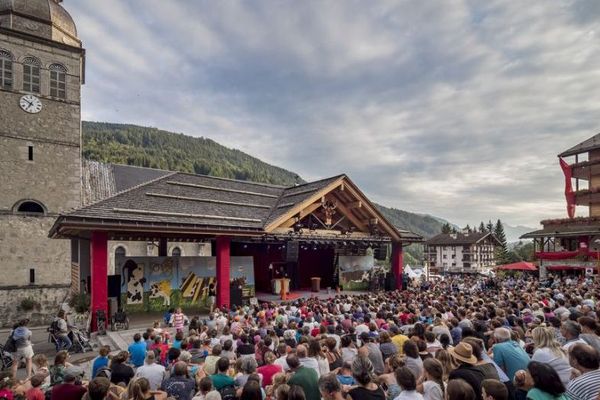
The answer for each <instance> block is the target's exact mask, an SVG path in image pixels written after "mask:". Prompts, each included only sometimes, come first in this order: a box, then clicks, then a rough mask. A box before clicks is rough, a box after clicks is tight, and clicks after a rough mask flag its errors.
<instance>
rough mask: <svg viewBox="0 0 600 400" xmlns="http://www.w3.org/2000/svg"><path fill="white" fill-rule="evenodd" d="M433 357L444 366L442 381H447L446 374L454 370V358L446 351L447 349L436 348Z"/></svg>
mask: <svg viewBox="0 0 600 400" xmlns="http://www.w3.org/2000/svg"><path fill="white" fill-rule="evenodd" d="M435 359H436V360H438V361H439V362H440V363H442V367H444V382H448V376H449V375H450V372H452V371H454V370H455V369H456V367H457V365H456V363H455V362H454V359H453V358H452V356H451V355H450V353H449V352H448V350H444V349H441V350H438V351H437V352H436V353H435Z"/></svg>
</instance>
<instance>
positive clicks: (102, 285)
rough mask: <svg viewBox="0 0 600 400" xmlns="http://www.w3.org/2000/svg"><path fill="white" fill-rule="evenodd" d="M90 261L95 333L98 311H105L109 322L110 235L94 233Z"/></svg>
mask: <svg viewBox="0 0 600 400" xmlns="http://www.w3.org/2000/svg"><path fill="white" fill-rule="evenodd" d="M90 259H91V265H90V270H91V275H92V285H91V286H92V298H91V311H92V331H95V330H96V310H104V312H105V313H106V318H107V320H108V235H107V233H106V232H92V239H91V241H90Z"/></svg>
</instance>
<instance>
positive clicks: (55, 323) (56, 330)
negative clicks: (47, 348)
mask: <svg viewBox="0 0 600 400" xmlns="http://www.w3.org/2000/svg"><path fill="white" fill-rule="evenodd" d="M48 332H50V333H52V334H53V335H56V334H58V333H59V332H60V327H59V326H58V319H55V320H54V321H52V323H51V324H50V328H49V329H48Z"/></svg>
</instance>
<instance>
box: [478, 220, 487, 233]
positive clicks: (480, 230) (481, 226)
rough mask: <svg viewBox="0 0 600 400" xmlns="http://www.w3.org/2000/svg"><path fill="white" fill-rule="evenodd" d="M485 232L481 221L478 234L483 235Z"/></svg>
mask: <svg viewBox="0 0 600 400" xmlns="http://www.w3.org/2000/svg"><path fill="white" fill-rule="evenodd" d="M485 231H486V229H485V224H484V223H483V221H481V223H480V224H479V232H481V233H483V232H485Z"/></svg>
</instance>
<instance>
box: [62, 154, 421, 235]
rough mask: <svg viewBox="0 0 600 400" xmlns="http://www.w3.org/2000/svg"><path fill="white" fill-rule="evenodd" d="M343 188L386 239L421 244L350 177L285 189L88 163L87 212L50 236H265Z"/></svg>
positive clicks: (64, 217)
mask: <svg viewBox="0 0 600 400" xmlns="http://www.w3.org/2000/svg"><path fill="white" fill-rule="evenodd" d="M340 185H346V186H347V187H348V190H351V191H352V193H355V194H356V196H357V197H358V198H359V199H360V200H362V201H363V202H364V203H365V204H366V206H367V207H369V210H370V209H371V208H372V209H374V210H375V211H374V213H373V215H374V216H376V217H377V218H378V220H379V221H380V222H381V224H382V226H383V227H384V234H385V235H386V236H389V237H391V238H392V239H395V240H400V239H402V240H406V241H420V240H422V238H421V237H420V236H418V235H415V234H414V233H412V232H408V231H405V230H402V229H400V228H397V227H394V226H393V225H391V224H390V223H389V222H388V221H387V220H385V218H384V217H383V216H381V215H380V214H378V211H377V210H376V209H375V207H373V206H372V205H370V202H369V200H368V199H367V198H366V197H364V195H363V194H362V192H360V190H359V189H358V188H357V187H356V186H355V185H354V183H352V182H351V181H350V180H349V178H348V177H347V176H345V175H338V176H334V177H331V178H326V179H322V180H319V181H314V182H309V183H306V184H302V185H298V186H292V187H284V186H277V185H270V184H263V183H257V182H250V181H239V180H233V179H226V178H217V177H212V176H205V175H195V174H188V173H181V172H170V171H164V170H156V169H150V168H140V167H132V166H125V165H114V164H103V163H98V162H86V163H85V164H84V179H83V189H84V199H85V201H84V204H85V205H84V207H82V208H79V209H77V210H74V211H72V212H69V213H66V214H63V215H61V216H60V217H59V219H58V220H57V221H56V223H55V224H54V226H53V228H52V230H51V232H50V235H51V236H53V237H56V236H60V233H59V232H58V229H59V228H60V226H61V224H65V223H67V222H72V223H76V222H77V223H82V222H85V223H87V224H93V223H94V221H96V222H100V221H101V222H102V223H106V224H110V225H111V226H116V225H118V226H119V227H122V226H125V225H128V226H131V227H132V228H131V229H133V230H135V229H137V228H138V227H139V228H140V229H141V228H142V226H143V227H148V226H152V227H154V229H155V228H156V225H158V224H162V225H173V226H187V227H188V228H189V227H192V229H193V230H204V231H207V232H215V231H222V230H226V231H243V232H246V233H251V232H254V233H255V234H256V233H261V234H264V233H269V232H272V231H273V230H274V229H276V228H278V227H279V226H280V225H281V223H282V221H285V220H287V219H289V218H290V217H291V216H293V214H295V213H297V212H298V210H302V209H304V208H305V207H306V206H307V204H310V203H315V202H316V201H317V202H319V201H320V199H321V198H322V197H323V196H325V195H326V194H327V193H329V192H331V191H332V190H333V189H334V188H337V187H339V186H340ZM307 202H308V203H307ZM119 229H120V228H119Z"/></svg>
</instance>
